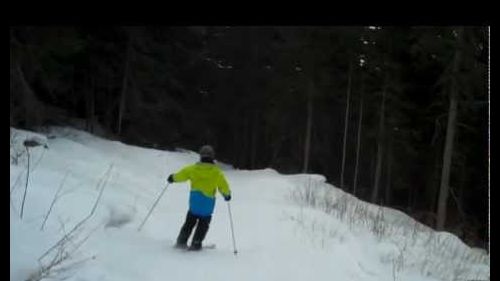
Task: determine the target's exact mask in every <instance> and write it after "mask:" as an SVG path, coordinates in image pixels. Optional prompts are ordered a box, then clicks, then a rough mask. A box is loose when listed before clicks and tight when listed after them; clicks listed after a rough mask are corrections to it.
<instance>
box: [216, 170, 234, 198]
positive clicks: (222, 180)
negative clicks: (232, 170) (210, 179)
mask: <svg viewBox="0 0 500 281" xmlns="http://www.w3.org/2000/svg"><path fill="white" fill-rule="evenodd" d="M217 186H218V188H219V192H220V193H221V194H222V195H224V196H226V195H231V190H230V189H229V184H228V183H227V180H226V177H224V174H223V173H222V171H221V172H220V176H219V183H218V185H217Z"/></svg>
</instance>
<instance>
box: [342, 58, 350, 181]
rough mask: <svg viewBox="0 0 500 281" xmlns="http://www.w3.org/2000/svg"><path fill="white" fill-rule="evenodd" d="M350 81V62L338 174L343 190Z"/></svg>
mask: <svg viewBox="0 0 500 281" xmlns="http://www.w3.org/2000/svg"><path fill="white" fill-rule="evenodd" d="M351 80H352V61H350V62H349V77H348V79H347V100H346V109H345V118H344V144H343V146H342V169H341V172H340V188H341V189H344V170H345V157H346V148H347V145H346V144H347V129H348V128H349V102H350V98H351Z"/></svg>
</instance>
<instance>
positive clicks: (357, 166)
mask: <svg viewBox="0 0 500 281" xmlns="http://www.w3.org/2000/svg"><path fill="white" fill-rule="evenodd" d="M362 95H363V92H362V91H361V99H360V101H359V121H358V137H357V138H358V140H357V144H356V166H355V167H354V180H353V187H352V194H353V195H356V187H357V185H358V168H359V150H360V147H361V127H362V126H363V96H362Z"/></svg>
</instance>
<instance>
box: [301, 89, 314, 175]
mask: <svg viewBox="0 0 500 281" xmlns="http://www.w3.org/2000/svg"><path fill="white" fill-rule="evenodd" d="M313 110H314V109H313V81H312V80H310V81H309V87H308V93H307V125H306V136H305V143H304V165H303V168H302V172H303V173H307V171H308V170H309V155H310V152H311V131H312V116H313Z"/></svg>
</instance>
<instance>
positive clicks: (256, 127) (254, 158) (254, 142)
mask: <svg viewBox="0 0 500 281" xmlns="http://www.w3.org/2000/svg"><path fill="white" fill-rule="evenodd" d="M252 119H253V122H252V123H253V126H252V127H253V128H252V148H251V155H250V165H251V168H252V169H254V168H255V165H256V161H257V139H258V136H257V134H258V130H259V113H258V112H257V110H255V111H254V116H253V118H252Z"/></svg>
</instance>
